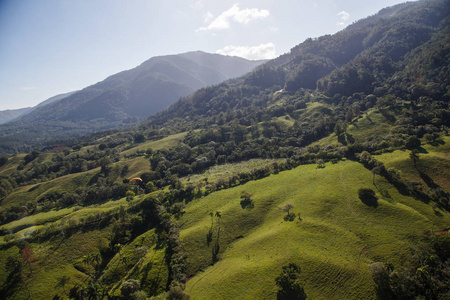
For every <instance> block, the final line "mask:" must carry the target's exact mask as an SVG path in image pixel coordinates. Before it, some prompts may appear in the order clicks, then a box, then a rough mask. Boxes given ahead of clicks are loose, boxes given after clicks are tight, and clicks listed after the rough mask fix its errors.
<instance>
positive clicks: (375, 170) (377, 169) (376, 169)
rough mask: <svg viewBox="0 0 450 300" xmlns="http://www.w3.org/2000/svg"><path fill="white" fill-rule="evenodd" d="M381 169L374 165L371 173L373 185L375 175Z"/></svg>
mask: <svg viewBox="0 0 450 300" xmlns="http://www.w3.org/2000/svg"><path fill="white" fill-rule="evenodd" d="M380 172H381V169H380V167H375V168H373V169H372V174H373V179H372V183H373V185H375V175H377V174H380Z"/></svg>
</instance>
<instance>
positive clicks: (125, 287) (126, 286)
mask: <svg viewBox="0 0 450 300" xmlns="http://www.w3.org/2000/svg"><path fill="white" fill-rule="evenodd" d="M140 288H141V284H140V282H139V280H135V279H128V280H127V281H125V282H124V283H123V284H122V287H121V288H120V292H121V293H122V295H123V296H124V297H125V298H126V299H129V298H130V296H131V294H133V293H134V292H136V291H138V290H139V289H140Z"/></svg>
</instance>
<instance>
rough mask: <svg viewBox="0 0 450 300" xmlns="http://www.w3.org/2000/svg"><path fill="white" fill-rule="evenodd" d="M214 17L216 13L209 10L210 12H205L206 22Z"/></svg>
mask: <svg viewBox="0 0 450 300" xmlns="http://www.w3.org/2000/svg"><path fill="white" fill-rule="evenodd" d="M213 18H214V15H213V14H212V13H211V12H210V11H208V12H207V13H206V14H205V17H204V19H205V23H208V22H209V21H211V20H212V19H213Z"/></svg>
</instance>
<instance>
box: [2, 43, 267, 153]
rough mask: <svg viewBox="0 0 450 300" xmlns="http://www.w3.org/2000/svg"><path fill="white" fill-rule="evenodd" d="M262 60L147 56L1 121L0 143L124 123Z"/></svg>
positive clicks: (39, 142)
mask: <svg viewBox="0 0 450 300" xmlns="http://www.w3.org/2000/svg"><path fill="white" fill-rule="evenodd" d="M263 62H264V61H249V60H246V59H243V58H239V57H231V56H223V55H219V54H208V53H204V52H201V51H197V52H189V53H184V54H179V55H167V56H159V57H153V58H151V59H149V60H147V61H145V62H144V63H142V64H141V65H140V66H138V67H136V68H134V69H131V70H128V71H123V72H120V73H117V74H115V75H112V76H110V77H108V78H106V79H105V80H103V81H101V82H99V83H96V84H94V85H92V86H89V87H87V88H85V89H83V90H81V91H77V92H75V93H73V94H70V95H68V96H67V97H64V99H60V100H61V101H56V102H53V103H51V105H44V106H38V107H36V108H35V109H34V110H33V111H30V112H29V113H28V114H26V115H22V117H21V118H20V119H19V120H16V121H15V122H12V123H9V124H7V125H4V126H3V127H2V128H1V131H2V134H1V135H0V144H1V146H2V147H3V148H9V147H13V148H16V147H18V146H19V147H23V146H25V147H26V146H33V145H42V144H43V143H45V142H46V141H48V140H54V139H63V138H69V137H74V136H79V135H82V134H87V133H90V132H94V131H97V130H105V129H110V128H118V127H120V126H124V125H130V124H133V123H136V122H138V121H139V120H143V119H144V118H146V117H148V116H150V115H151V114H153V113H155V112H158V111H160V110H162V109H164V108H166V107H168V106H169V105H170V104H172V103H173V102H175V101H177V100H178V99H179V98H180V97H181V96H186V95H188V94H190V93H192V92H193V91H195V90H197V89H199V88H201V87H204V86H208V85H213V84H217V83H220V82H222V81H224V80H227V79H229V78H232V77H236V76H240V75H243V74H245V73H247V72H249V71H251V70H252V69H253V68H254V67H256V66H258V65H260V64H261V63H263ZM24 143H26V145H24ZM13 145H14V146H13Z"/></svg>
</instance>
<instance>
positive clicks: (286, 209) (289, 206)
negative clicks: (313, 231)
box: [283, 203, 294, 217]
mask: <svg viewBox="0 0 450 300" xmlns="http://www.w3.org/2000/svg"><path fill="white" fill-rule="evenodd" d="M293 208H294V204H292V203H286V204H285V205H283V211H284V212H287V214H288V217H289V216H290V211H291V209H293Z"/></svg>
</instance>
